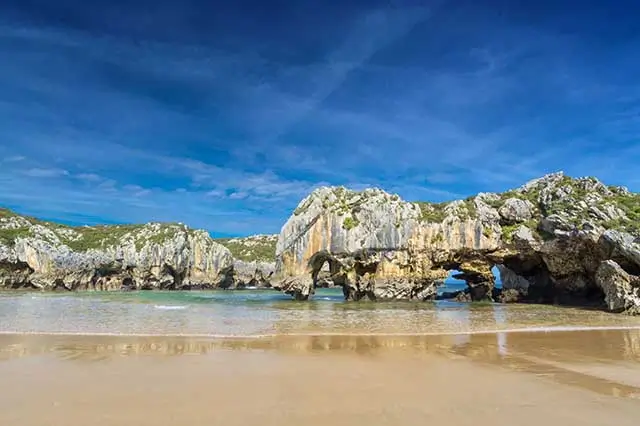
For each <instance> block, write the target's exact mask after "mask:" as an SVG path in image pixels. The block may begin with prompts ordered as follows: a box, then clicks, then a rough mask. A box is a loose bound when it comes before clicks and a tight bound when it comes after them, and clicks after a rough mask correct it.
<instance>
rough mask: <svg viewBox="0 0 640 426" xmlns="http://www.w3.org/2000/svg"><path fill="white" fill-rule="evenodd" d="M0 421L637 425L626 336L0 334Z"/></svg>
mask: <svg viewBox="0 0 640 426" xmlns="http://www.w3.org/2000/svg"><path fill="white" fill-rule="evenodd" d="M0 378H2V386H1V387H0V425H21V426H35V425H60V426H74V425H79V426H80V425H82V426H90V425H96V426H102V425H119V426H121V425H136V426H146V425H154V426H164V425H208V426H210V425H216V424H220V425H226V426H227V425H251V424H259V425H264V426H266V425H279V426H286V425H295V426H298V425H307V426H313V425H327V424H328V425H334V426H335V425H350V426H353V425H356V426H357V425H367V426H373V425H386V424H389V425H391V424H393V425H421V426H424V425H426V424H437V425H474V426H478V425H491V426H500V425H509V426H512V425H523V426H526V425H536V426H539V425H541V424H544V425H549V426H551V425H581V426H587V425H616V426H624V425H637V424H638V421H639V419H640V334H639V332H638V330H633V331H616V332H614V331H607V332H602V331H600V332H571V333H568V332H567V333H511V334H478V335H455V336H430V337H417V336H410V337H402V336H386V337H384V336H316V337H314V336H295V337H279V338H269V339H234V340H229V339H228V340H194V339H188V338H161V337H153V338H151V337H147V338H141V337H138V338H137V337H96V336H94V337H89V336H87V337H80V336H39V335H31V336H25V335H9V336H0Z"/></svg>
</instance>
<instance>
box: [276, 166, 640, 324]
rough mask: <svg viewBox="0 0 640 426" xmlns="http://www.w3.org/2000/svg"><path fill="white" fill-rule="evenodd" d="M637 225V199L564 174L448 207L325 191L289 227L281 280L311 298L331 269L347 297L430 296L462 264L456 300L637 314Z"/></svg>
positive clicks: (304, 204) (376, 193)
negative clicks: (463, 285) (497, 285)
mask: <svg viewBox="0 0 640 426" xmlns="http://www.w3.org/2000/svg"><path fill="white" fill-rule="evenodd" d="M639 220H640V195H638V194H635V193H631V192H629V191H628V190H627V189H626V188H623V187H615V186H607V185H605V184H603V183H602V182H600V181H598V180H597V179H595V178H592V177H586V178H579V179H574V178H571V177H569V176H566V175H564V174H563V173H562V172H560V173H554V174H550V175H547V176H544V177H542V178H539V179H536V180H533V181H531V182H528V183H526V184H525V185H523V186H521V187H519V188H517V189H514V190H511V191H507V192H504V193H499V194H498V193H480V194H478V195H476V196H474V197H469V198H467V199H465V200H458V201H452V202H446V203H425V202H407V201H404V200H402V199H401V198H400V197H399V196H398V195H395V194H389V193H386V192H384V191H382V190H379V189H368V190H365V191H363V192H355V191H350V190H348V189H346V188H343V187H323V188H319V189H317V190H315V191H314V192H313V193H311V194H310V195H309V196H307V197H306V198H305V199H303V200H302V201H301V202H300V204H299V205H298V206H297V208H296V209H295V211H294V212H293V214H292V216H291V217H290V218H289V220H288V221H287V222H286V224H285V225H284V226H283V228H282V231H281V233H280V235H279V237H278V242H277V245H276V274H277V276H278V277H279V281H278V282H277V284H276V286H277V287H278V288H280V289H281V290H282V291H284V292H286V293H288V294H291V295H293V296H294V297H295V298H297V299H306V298H308V297H309V296H310V295H311V294H313V291H314V288H315V287H316V286H317V285H318V282H319V278H318V277H319V275H320V271H321V270H322V268H323V267H324V268H328V269H329V278H330V279H331V280H332V281H333V282H334V283H336V284H338V285H341V286H342V287H343V289H344V294H345V298H346V299H348V300H360V299H362V298H368V299H372V300H383V299H421V300H430V299H433V298H435V297H436V292H437V286H438V284H439V283H440V282H441V281H442V280H443V279H444V278H445V277H446V276H447V275H448V273H449V271H451V270H457V271H461V273H460V274H459V275H458V276H457V278H461V279H464V280H465V281H466V282H467V284H468V290H467V291H466V292H464V294H459V295H457V296H458V297H459V298H466V299H469V300H494V299H496V300H500V301H504V302H509V301H520V302H525V301H531V302H539V303H564V304H577V305H585V304H588V305H595V306H603V307H606V308H607V309H609V310H611V311H616V312H623V311H624V312H628V313H638V311H640V296H639V295H640V284H639V283H640V279H639V278H638V276H639V275H640V245H638V239H637V236H638V235H639V233H640V222H639ZM494 266H497V267H498V269H499V270H500V273H501V279H502V282H503V288H502V290H501V291H496V290H495V289H494V280H495V278H494V276H493V274H492V272H491V269H492V268H493V267H494Z"/></svg>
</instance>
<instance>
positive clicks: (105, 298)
mask: <svg viewBox="0 0 640 426" xmlns="http://www.w3.org/2000/svg"><path fill="white" fill-rule="evenodd" d="M455 289H456V288H450V287H449V288H445V290H446V291H452V290H455ZM567 327H569V328H571V327H577V328H581V327H609V328H611V327H613V328H618V327H622V328H634V327H640V318H631V317H627V316H622V315H615V314H608V313H605V312H600V311H589V310H581V309H570V308H561V307H553V306H541V305H503V304H473V303H471V304H468V303H456V302H450V301H437V302H417V301H397V302H368V301H361V302H346V301H344V300H343V297H342V292H341V290H340V289H319V290H318V291H317V293H316V295H315V297H314V298H313V300H309V301H307V302H296V301H293V300H291V298H290V297H289V296H286V295H284V294H282V293H279V292H276V291H265V290H262V291H253V290H244V291H223V290H219V291H190V292H124V293H106V292H105V293H100V292H86V293H36V292H34V293H27V292H19V293H18V292H16V293H0V333H52V334H59V333H60V334H116V335H121V334H122V335H186V336H191V335H192V336H213V337H228V336H271V335H284V334H287V335H297V334H439V333H452V332H453V333H459V332H482V331H492V330H520V329H545V330H546V329H554V328H556V329H557V328H567Z"/></svg>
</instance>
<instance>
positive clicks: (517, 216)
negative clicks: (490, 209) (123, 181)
mask: <svg viewBox="0 0 640 426" xmlns="http://www.w3.org/2000/svg"><path fill="white" fill-rule="evenodd" d="M533 208H534V206H533V204H532V203H531V201H529V200H521V199H519V198H507V200H505V202H504V204H503V205H502V207H500V210H498V213H499V214H500V217H501V218H502V219H504V220H505V221H506V223H521V222H525V221H527V220H529V219H531V218H532V217H533Z"/></svg>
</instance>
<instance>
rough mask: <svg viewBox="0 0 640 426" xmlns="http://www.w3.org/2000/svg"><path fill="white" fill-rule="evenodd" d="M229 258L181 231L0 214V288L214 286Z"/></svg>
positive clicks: (225, 275) (229, 267)
mask: <svg viewBox="0 0 640 426" xmlns="http://www.w3.org/2000/svg"><path fill="white" fill-rule="evenodd" d="M232 272H233V257H232V255H231V252H230V251H229V250H228V249H226V248H225V247H223V246H222V245H220V244H218V243H216V242H214V241H213V240H212V239H211V238H210V237H209V234H208V233H207V232H206V231H203V230H193V229H190V228H188V227H187V226H185V225H182V224H159V223H149V224H146V225H109V226H91V227H89V226H84V227H70V226H65V225H60V224H56V223H51V222H44V221H40V220H37V219H34V218H30V217H25V216H20V215H18V214H16V213H14V212H12V211H10V210H6V209H0V288H8V289H16V288H39V289H43V290H55V289H66V290H121V289H131V290H133V289H192V288H212V287H218V286H220V285H221V284H222V283H224V282H228V280H229V274H230V273H232Z"/></svg>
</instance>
